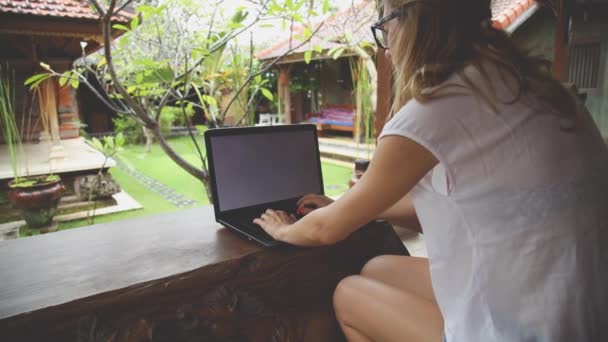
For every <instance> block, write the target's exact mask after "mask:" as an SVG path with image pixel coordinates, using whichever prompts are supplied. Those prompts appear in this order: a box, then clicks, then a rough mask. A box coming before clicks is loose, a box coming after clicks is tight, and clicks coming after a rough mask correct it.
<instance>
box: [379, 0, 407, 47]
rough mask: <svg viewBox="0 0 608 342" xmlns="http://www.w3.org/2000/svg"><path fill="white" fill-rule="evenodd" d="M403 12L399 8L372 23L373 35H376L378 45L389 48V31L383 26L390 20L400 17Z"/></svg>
mask: <svg viewBox="0 0 608 342" xmlns="http://www.w3.org/2000/svg"><path fill="white" fill-rule="evenodd" d="M402 13H403V12H402V11H401V10H400V9H398V10H395V11H393V12H392V13H391V14H389V15H387V16H386V17H383V18H380V19H379V20H378V21H376V22H375V23H374V24H373V25H372V35H373V36H374V40H376V44H377V45H378V47H381V48H383V49H388V31H386V29H385V28H383V27H382V25H384V24H385V23H386V22H388V21H389V20H393V19H395V18H397V17H399V16H400V15H401V14H402Z"/></svg>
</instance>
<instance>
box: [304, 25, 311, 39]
mask: <svg viewBox="0 0 608 342" xmlns="http://www.w3.org/2000/svg"><path fill="white" fill-rule="evenodd" d="M310 36H312V31H311V30H310V29H309V28H308V27H305V28H304V38H305V39H308V38H310Z"/></svg>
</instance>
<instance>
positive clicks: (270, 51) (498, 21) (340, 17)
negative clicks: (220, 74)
mask: <svg viewBox="0 0 608 342" xmlns="http://www.w3.org/2000/svg"><path fill="white" fill-rule="evenodd" d="M535 3H536V1H535V0H492V2H491V6H492V21H493V26H494V27H496V28H498V29H506V28H507V27H508V26H509V25H511V23H513V22H514V21H515V20H516V19H517V18H518V17H519V16H520V15H521V14H522V13H523V12H525V11H526V10H527V9H528V8H530V7H531V6H532V5H533V4H535ZM377 19H378V13H377V11H376V7H375V1H371V0H362V1H361V2H359V3H357V4H355V6H353V7H350V8H348V9H347V10H344V11H342V12H339V13H336V14H334V15H332V16H331V17H329V18H328V19H327V20H325V22H324V25H323V27H321V29H320V30H319V32H317V34H316V35H315V37H313V38H312V39H311V41H310V42H309V43H308V44H306V45H304V46H302V47H300V48H298V49H296V50H294V51H293V52H292V53H300V52H304V51H306V50H308V49H310V47H312V46H315V45H321V47H322V48H323V49H324V50H327V49H331V48H332V47H334V46H336V45H337V44H336V43H332V42H331V41H329V42H326V41H324V40H323V39H327V38H331V37H334V36H337V35H340V34H344V32H352V35H353V43H360V42H362V41H369V42H373V41H374V38H373V37H372V35H371V32H370V30H369V27H370V26H371V25H372V24H373V23H374V22H375V21H376V20H377ZM296 30H299V31H301V28H300V27H297V28H294V34H293V35H294V37H295V36H296V35H298V31H296ZM289 43H290V39H289V38H285V39H283V40H281V41H280V42H279V43H277V44H275V45H273V46H271V47H269V48H267V49H265V50H262V51H261V52H260V53H258V54H257V58H259V59H270V58H276V57H278V56H281V55H283V54H285V53H286V52H288V51H289V50H290V47H289ZM298 44H299V42H298V41H297V39H295V38H294V39H293V42H292V46H297V45H298Z"/></svg>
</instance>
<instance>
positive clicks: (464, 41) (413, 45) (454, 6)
mask: <svg viewBox="0 0 608 342" xmlns="http://www.w3.org/2000/svg"><path fill="white" fill-rule="evenodd" d="M387 1H388V2H389V3H390V4H391V7H393V9H394V10H398V11H400V12H401V15H400V16H399V17H397V18H396V19H394V20H397V21H398V22H397V25H396V27H398V28H397V29H393V30H391V31H390V32H389V34H390V35H391V38H390V39H392V40H394V46H391V50H390V52H391V54H392V56H393V61H394V73H395V74H394V80H395V94H394V95H395V98H394V102H393V107H392V113H391V115H390V116H392V115H393V114H394V113H396V112H397V111H398V110H399V109H400V108H401V107H402V106H403V105H405V104H406V103H407V101H409V100H410V99H411V98H415V99H416V100H418V101H420V102H425V101H429V100H432V99H434V98H438V97H442V96H446V94H448V93H449V92H445V91H443V90H445V87H446V85H444V82H445V81H446V80H447V79H448V78H450V77H451V76H452V75H454V74H457V75H458V76H460V77H461V78H462V80H463V81H464V83H465V84H466V86H467V87H468V88H470V89H471V90H472V91H473V92H474V93H475V94H477V95H479V96H480V97H481V98H482V99H483V100H484V101H485V102H486V103H487V104H488V105H489V106H490V107H491V108H493V109H494V110H496V108H497V104H498V103H499V102H500V101H499V99H498V97H497V94H496V91H495V87H494V86H493V82H492V80H491V78H490V76H489V74H488V70H486V69H487V68H486V67H487V66H488V64H489V65H492V66H495V67H496V69H497V70H498V72H499V74H500V76H501V78H502V79H503V80H507V79H511V80H514V81H515V82H516V86H517V87H516V88H517V89H515V93H516V96H515V98H513V99H511V100H510V101H508V103H512V102H515V101H517V100H518V99H519V98H521V97H522V96H528V95H532V96H533V97H535V98H537V99H538V100H539V101H540V103H541V104H542V105H544V106H546V107H548V108H549V109H551V111H552V112H553V113H555V115H559V116H563V117H571V116H573V115H574V114H575V112H576V103H575V101H574V99H573V97H572V96H571V95H570V93H569V92H568V91H567V90H566V89H565V88H564V87H563V86H562V85H561V83H560V82H558V81H557V80H555V79H553V78H552V76H551V75H550V71H549V67H548V65H549V64H548V62H546V61H544V60H541V59H538V58H533V57H530V56H528V55H527V54H526V53H524V52H523V51H522V50H520V49H519V48H518V47H517V46H516V45H515V43H514V42H513V41H512V40H511V38H510V37H509V36H507V34H506V33H505V32H504V31H501V30H498V29H495V28H494V27H492V21H491V10H490V0H387ZM378 2H379V12H380V13H383V12H384V11H383V6H382V3H381V0H378ZM381 16H382V14H381ZM469 65H472V66H474V67H476V68H477V69H478V70H479V72H480V74H481V76H482V80H483V82H482V84H479V83H474V82H473V81H472V80H471V79H470V77H468V76H467V75H466V74H465V73H464V68H465V67H466V66H469ZM390 116H389V117H390Z"/></svg>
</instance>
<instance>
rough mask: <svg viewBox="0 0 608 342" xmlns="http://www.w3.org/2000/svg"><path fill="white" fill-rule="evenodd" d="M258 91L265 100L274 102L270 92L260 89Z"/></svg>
mask: <svg viewBox="0 0 608 342" xmlns="http://www.w3.org/2000/svg"><path fill="white" fill-rule="evenodd" d="M260 91H261V92H262V95H264V97H265V98H267V99H268V100H270V101H274V95H272V92H270V90H268V89H266V88H260Z"/></svg>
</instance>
